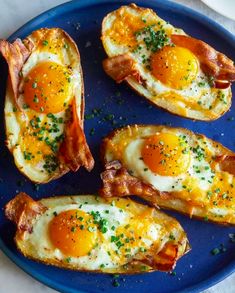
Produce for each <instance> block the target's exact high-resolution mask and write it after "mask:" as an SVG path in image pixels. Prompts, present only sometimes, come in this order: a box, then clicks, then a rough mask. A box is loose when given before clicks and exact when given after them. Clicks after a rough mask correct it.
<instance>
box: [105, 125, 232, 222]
mask: <svg viewBox="0 0 235 293" xmlns="http://www.w3.org/2000/svg"><path fill="white" fill-rule="evenodd" d="M101 151H102V157H103V160H104V163H105V164H106V171H104V173H103V174H102V179H103V182H104V186H103V188H102V189H101V194H102V195H103V196H106V197H111V196H112V194H113V195H115V196H118V195H119V196H124V195H130V194H133V195H139V196H140V197H143V198H145V199H147V200H148V201H151V202H152V203H154V204H156V205H159V206H160V207H163V208H169V209H173V210H176V211H180V212H183V213H185V214H189V215H190V216H196V217H200V218H205V219H207V220H208V219H209V220H211V221H214V222H219V223H225V224H226V223H229V224H235V216H234V208H235V169H234V162H235V153H234V152H232V151H230V150H228V149H227V148H225V147H223V146H222V145H221V144H220V143H218V142H216V141H213V140H211V139H209V138H206V137H205V136H204V135H200V134H194V133H192V132H190V131H189V130H186V129H183V128H171V127H166V126H154V125H146V126H138V125H133V126H128V127H126V128H122V129H119V130H116V131H115V132H114V133H112V134H111V135H110V136H108V137H107V138H105V139H104V142H103V144H102V148H101Z"/></svg>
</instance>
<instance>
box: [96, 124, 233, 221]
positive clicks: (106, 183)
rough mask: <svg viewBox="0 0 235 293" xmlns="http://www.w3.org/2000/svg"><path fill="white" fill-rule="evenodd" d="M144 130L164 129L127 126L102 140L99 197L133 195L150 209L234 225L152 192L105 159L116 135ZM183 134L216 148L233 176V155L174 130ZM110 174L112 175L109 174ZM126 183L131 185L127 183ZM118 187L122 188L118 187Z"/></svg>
mask: <svg viewBox="0 0 235 293" xmlns="http://www.w3.org/2000/svg"><path fill="white" fill-rule="evenodd" d="M146 127H149V128H154V129H155V130H156V131H160V130H161V129H163V128H166V126H161V125H159V126H156V125H143V124H140V125H128V126H126V127H123V128H119V129H115V130H114V131H112V132H111V133H110V134H108V135H107V136H106V137H105V138H104V139H103V141H102V143H101V147H100V159H101V162H102V163H103V166H104V171H103V172H102V173H101V180H102V182H103V185H102V187H101V188H100V190H99V194H100V196H102V197H106V198H110V197H112V196H113V194H115V196H120V197H122V196H130V195H136V196H139V197H141V198H143V199H144V200H146V201H147V202H149V203H150V204H152V205H153V206H156V207H160V208H163V209H167V210H172V211H177V212H179V213H181V214H183V215H186V216H189V217H190V218H195V219H198V220H203V221H208V222H212V223H214V224H219V225H223V226H235V217H234V216H231V217H228V218H227V219H226V220H224V219H223V218H222V217H216V216H213V215H212V214H211V215H210V214H209V213H208V212H207V209H206V208H207V207H203V206H200V205H198V203H194V202H193V201H191V200H190V201H186V200H183V199H180V198H177V197H175V196H174V195H173V194H172V193H171V192H160V191H158V190H156V189H154V188H153V187H152V186H151V185H150V184H148V183H146V182H143V181H141V180H140V179H138V178H136V177H134V176H133V175H131V174H129V172H128V170H127V168H126V166H124V165H123V164H122V162H121V161H118V160H117V161H115V160H108V159H107V151H108V150H109V147H110V145H115V143H118V136H119V135H125V136H126V137H128V135H131V133H134V132H135V133H138V132H139V131H140V132H141V129H142V130H143V129H145V128H146ZM167 128H169V129H174V128H173V127H167ZM177 129H178V130H181V131H183V132H184V133H185V134H187V135H196V136H197V137H199V138H202V139H207V141H209V142H210V143H211V144H212V145H213V146H217V147H218V149H219V150H220V153H219V154H218V157H219V158H223V157H225V158H231V162H230V165H231V166H232V167H230V171H231V169H232V171H233V173H231V174H233V175H234V174H235V173H234V172H235V167H234V158H235V153H234V152H232V151H231V150H229V149H228V148H226V147H224V146H223V145H222V144H220V143H218V142H216V141H213V140H212V139H209V138H207V137H206V136H205V135H203V134H195V133H193V132H192V131H190V130H188V129H184V128H177ZM111 173H112V175H110V174H111ZM128 182H132V183H130V184H128ZM122 186H125V187H124V188H122Z"/></svg>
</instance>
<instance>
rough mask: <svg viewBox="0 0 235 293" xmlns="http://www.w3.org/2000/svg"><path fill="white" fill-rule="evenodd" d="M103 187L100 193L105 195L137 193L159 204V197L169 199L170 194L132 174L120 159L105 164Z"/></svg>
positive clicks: (154, 203) (155, 204) (102, 176)
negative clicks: (156, 188)
mask: <svg viewBox="0 0 235 293" xmlns="http://www.w3.org/2000/svg"><path fill="white" fill-rule="evenodd" d="M101 179H102V181H103V187H102V188H101V189H100V191H99V193H100V195H101V196H103V197H112V196H127V195H137V196H140V197H141V198H144V199H145V200H147V201H149V202H151V203H152V204H153V205H154V206H157V197H158V196H161V198H164V199H167V198H168V196H169V195H168V194H167V193H163V192H159V191H157V190H154V189H153V188H152V187H151V186H150V185H148V184H145V183H143V182H142V181H141V180H139V179H138V178H136V177H134V176H132V175H130V174H129V173H128V171H127V169H126V168H124V167H123V166H122V165H121V163H120V162H119V161H112V162H109V163H107V164H106V165H105V171H104V172H102V173H101Z"/></svg>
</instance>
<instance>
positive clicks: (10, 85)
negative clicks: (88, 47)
mask: <svg viewBox="0 0 235 293" xmlns="http://www.w3.org/2000/svg"><path fill="white" fill-rule="evenodd" d="M46 30H48V29H47V28H41V29H39V30H37V31H34V32H32V33H31V34H30V35H28V36H27V37H26V38H25V39H24V40H23V41H21V40H20V39H17V40H18V41H20V42H22V44H25V46H26V47H27V48H28V54H29V56H30V54H31V53H32V52H33V50H34V48H35V46H37V44H38V42H39V41H41V40H40V39H39V40H35V39H34V37H33V36H34V34H35V33H37V34H38V35H39V36H40V34H42V35H43V33H44V32H45V31H46ZM50 30H52V31H53V32H54V34H55V35H57V34H58V35H59V36H63V37H64V38H65V39H66V40H68V42H69V44H71V47H72V50H73V51H74V53H75V56H77V59H78V63H79V74H80V76H81V99H80V100H81V103H80V105H78V106H79V109H80V112H79V113H77V115H78V117H79V125H80V127H81V129H82V131H83V129H84V111H85V96H84V78H83V71H82V67H81V58H80V53H79V50H78V47H77V45H76V43H75V41H74V40H73V39H72V38H71V37H70V35H69V34H68V33H66V32H65V31H64V30H62V29H60V28H50ZM1 42H2V43H1V44H0V47H1V46H4V47H7V45H9V43H7V42H6V41H5V40H2V41H1ZM10 45H12V44H10ZM0 51H1V50H0ZM29 56H28V57H29ZM12 57H15V56H14V55H13V56H12ZM28 57H27V58H28ZM27 58H26V60H27ZM17 62H18V61H16V63H17ZM19 78H20V77H19V76H18V74H17V81H16V80H14V79H13V78H12V77H11V75H10V74H9V76H8V81H7V87H6V100H5V109H4V113H5V115H4V117H5V119H4V120H5V121H4V128H5V133H6V140H5V144H6V146H7V148H8V150H9V151H10V153H11V154H12V155H13V154H14V150H15V148H16V146H15V145H12V142H11V136H12V132H11V130H10V124H9V122H8V115H9V113H8V110H7V104H9V103H11V104H15V105H16V107H18V106H17V102H16V99H17V94H18V93H17V92H15V91H16V88H17V86H18V85H17V83H19ZM13 89H15V91H14V90H13ZM17 91H18V89H17ZM14 99H15V101H14ZM84 145H86V146H87V143H86V140H85V141H84ZM87 155H88V156H89V159H88V160H89V162H88V164H87V165H89V166H88V167H87V169H89V170H91V169H92V168H93V166H94V159H93V157H92V155H91V153H90V151H89V148H88V149H87ZM13 157H14V162H15V165H16V166H17V168H18V170H19V171H20V172H21V173H22V174H23V175H25V176H26V177H28V178H29V179H30V180H31V181H32V182H34V183H37V184H40V183H43V184H44V183H48V182H50V181H52V180H55V179H58V178H60V177H62V176H63V175H65V174H66V173H68V172H69V171H70V168H69V166H67V165H66V164H64V163H61V164H60V165H59V170H58V172H54V174H51V176H50V177H48V179H47V180H44V181H40V180H37V179H36V178H31V177H30V175H29V174H27V173H26V172H25V171H24V166H22V165H20V164H19V163H18V161H17V159H16V158H15V156H14V155H13Z"/></svg>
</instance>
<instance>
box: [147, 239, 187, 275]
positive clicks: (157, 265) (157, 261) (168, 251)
mask: <svg viewBox="0 0 235 293" xmlns="http://www.w3.org/2000/svg"><path fill="white" fill-rule="evenodd" d="M186 252H187V251H186ZM186 252H185V253H186ZM177 259H178V245H175V244H171V243H166V244H165V246H164V247H163V249H162V250H161V251H160V252H159V253H158V254H154V255H151V256H149V257H148V256H146V258H145V259H144V260H143V263H145V264H146V265H149V266H151V267H152V268H153V269H155V270H159V271H163V272H169V271H171V270H172V269H174V267H175V264H176V261H177Z"/></svg>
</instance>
